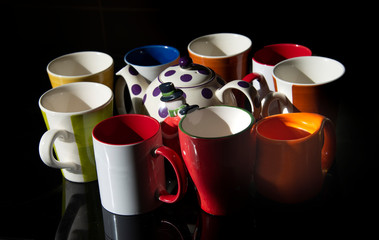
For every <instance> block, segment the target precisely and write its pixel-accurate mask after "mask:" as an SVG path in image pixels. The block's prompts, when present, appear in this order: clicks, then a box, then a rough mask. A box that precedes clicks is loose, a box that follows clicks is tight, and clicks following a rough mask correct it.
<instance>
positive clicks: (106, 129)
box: [93, 114, 160, 145]
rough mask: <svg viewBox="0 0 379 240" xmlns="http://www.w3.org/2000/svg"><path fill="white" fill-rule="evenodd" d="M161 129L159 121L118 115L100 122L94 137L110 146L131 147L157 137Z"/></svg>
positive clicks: (143, 116)
mask: <svg viewBox="0 0 379 240" xmlns="http://www.w3.org/2000/svg"><path fill="white" fill-rule="evenodd" d="M159 128H160V124H159V122H158V121H157V120H155V119H154V118H152V117H149V116H146V115H139V114H125V115H118V116H114V117H111V118H108V119H105V120H104V121H102V122H100V123H99V124H98V125H96V126H95V128H94V129H93V137H94V138H95V139H96V140H97V141H100V142H102V143H105V144H110V145H130V144H136V143H139V142H142V141H144V140H147V139H150V138H152V137H153V136H155V135H156V134H157V133H158V131H159Z"/></svg>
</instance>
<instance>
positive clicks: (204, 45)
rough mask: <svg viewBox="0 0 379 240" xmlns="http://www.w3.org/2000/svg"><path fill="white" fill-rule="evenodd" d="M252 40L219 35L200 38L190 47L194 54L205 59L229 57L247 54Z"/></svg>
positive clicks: (232, 34)
mask: <svg viewBox="0 0 379 240" xmlns="http://www.w3.org/2000/svg"><path fill="white" fill-rule="evenodd" d="M250 47H251V40H250V39H249V38H248V37H245V36H243V35H239V34H234V33H218V34H211V35H206V36H202V37H199V38H197V39H195V40H193V41H192V42H190V44H189V45H188V50H189V51H190V52H192V53H193V54H196V55H200V56H204V57H229V56H234V55H238V54H240V53H242V52H245V51H246V50H248V49H249V48H250Z"/></svg>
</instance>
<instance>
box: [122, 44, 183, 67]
mask: <svg viewBox="0 0 379 240" xmlns="http://www.w3.org/2000/svg"><path fill="white" fill-rule="evenodd" d="M179 55H180V54H179V51H178V50H177V49H176V48H173V47H169V46H163V45H151V46H144V47H140V48H135V49H133V50H131V51H130V52H128V53H127V54H125V57H124V60H125V62H126V63H127V64H131V65H137V66H157V65H163V64H167V63H170V62H172V61H174V60H175V59H177V58H178V57H179Z"/></svg>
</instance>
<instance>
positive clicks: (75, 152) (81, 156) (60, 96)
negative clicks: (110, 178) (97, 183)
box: [39, 82, 113, 182]
mask: <svg viewBox="0 0 379 240" xmlns="http://www.w3.org/2000/svg"><path fill="white" fill-rule="evenodd" d="M39 107H40V109H41V112H42V115H43V118H44V120H45V124H46V127H47V129H48V131H46V132H45V134H44V135H43V136H42V138H41V140H40V144H39V154H40V157H41V159H42V161H43V162H44V163H45V164H46V165H47V166H49V167H53V168H59V169H62V174H63V176H64V177H65V178H66V179H67V180H69V181H72V182H90V181H94V180H96V179H97V176H96V169H95V157H94V154H93V146H92V137H91V133H92V129H93V127H94V126H95V125H96V124H97V123H98V122H100V121H102V120H104V119H106V118H108V117H110V116H112V114H113V93H112V90H111V89H110V88H109V87H107V86H105V85H103V84H100V83H94V82H77V83H68V84H65V85H61V86H59V87H56V88H53V89H50V90H49V91H47V92H45V93H44V94H43V95H42V96H41V98H40V99H39ZM53 148H54V150H55V153H56V155H57V158H58V159H56V158H55V157H54V155H53Z"/></svg>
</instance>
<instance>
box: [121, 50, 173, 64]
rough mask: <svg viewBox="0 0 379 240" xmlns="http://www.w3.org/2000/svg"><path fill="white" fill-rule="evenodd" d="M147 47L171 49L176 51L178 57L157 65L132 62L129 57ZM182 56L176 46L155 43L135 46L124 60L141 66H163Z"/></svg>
mask: <svg viewBox="0 0 379 240" xmlns="http://www.w3.org/2000/svg"><path fill="white" fill-rule="evenodd" d="M147 48H165V49H169V50H171V51H172V52H174V53H175V54H176V57H175V58H173V59H170V61H167V62H165V63H161V64H155V65H140V64H135V63H131V62H130V61H128V60H127V57H128V56H129V55H130V54H132V53H133V52H135V51H138V50H141V49H147ZM179 57H180V52H179V50H178V49H176V48H175V47H172V46H168V45H159V44H155V45H146V46H141V47H137V48H133V49H132V50H130V51H128V52H127V53H126V54H125V55H124V62H125V63H126V64H129V65H134V66H139V67H159V66H163V65H166V64H168V63H170V62H172V61H174V60H176V59H178V58H179Z"/></svg>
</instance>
